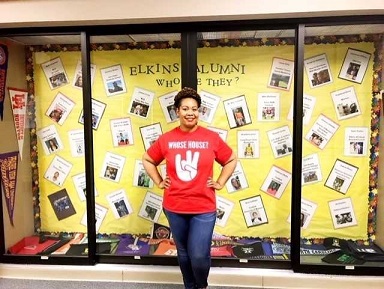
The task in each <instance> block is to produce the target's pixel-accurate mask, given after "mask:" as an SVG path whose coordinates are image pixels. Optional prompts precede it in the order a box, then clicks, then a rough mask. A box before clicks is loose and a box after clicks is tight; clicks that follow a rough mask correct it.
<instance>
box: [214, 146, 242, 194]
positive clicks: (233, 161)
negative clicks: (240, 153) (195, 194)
mask: <svg viewBox="0 0 384 289" xmlns="http://www.w3.org/2000/svg"><path fill="white" fill-rule="evenodd" d="M236 165H237V156H236V154H235V153H234V152H232V154H231V156H230V158H229V160H228V161H227V162H226V163H225V164H224V165H223V167H222V169H221V172H220V175H219V177H218V178H217V180H216V182H215V181H213V180H212V178H210V179H208V182H207V185H208V187H213V188H214V189H215V190H221V189H222V188H224V186H225V183H226V182H227V181H228V179H229V177H230V176H231V175H232V173H233V171H234V170H235V168H236Z"/></svg>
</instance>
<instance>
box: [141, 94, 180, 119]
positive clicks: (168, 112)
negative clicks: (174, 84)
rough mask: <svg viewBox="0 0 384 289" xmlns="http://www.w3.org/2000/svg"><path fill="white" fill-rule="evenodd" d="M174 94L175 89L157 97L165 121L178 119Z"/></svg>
mask: <svg viewBox="0 0 384 289" xmlns="http://www.w3.org/2000/svg"><path fill="white" fill-rule="evenodd" d="M176 94H177V91H172V92H170V93H167V94H164V95H162V96H160V97H159V102H160V106H161V109H162V110H163V113H164V117H165V121H166V122H167V123H171V122H174V121H176V120H178V119H179V117H178V116H177V113H176V106H175V101H174V98H175V95H176ZM134 111H135V109H134Z"/></svg>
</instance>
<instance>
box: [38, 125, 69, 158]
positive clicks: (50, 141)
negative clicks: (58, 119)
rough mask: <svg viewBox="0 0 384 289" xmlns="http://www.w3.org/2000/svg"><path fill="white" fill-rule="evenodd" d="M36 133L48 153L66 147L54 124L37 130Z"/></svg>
mask: <svg viewBox="0 0 384 289" xmlns="http://www.w3.org/2000/svg"><path fill="white" fill-rule="evenodd" d="M36 134H37V136H38V137H39V139H40V141H41V144H42V146H43V149H44V152H45V154H46V155H50V154H52V153H56V152H57V151H59V150H62V149H63V148H64V146H63V143H62V141H61V139H60V136H59V134H58V133H57V129H56V127H55V125H54V124H51V125H49V126H47V127H44V128H42V129H40V130H39V131H37V133H36Z"/></svg>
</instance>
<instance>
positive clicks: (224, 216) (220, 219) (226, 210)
mask: <svg viewBox="0 0 384 289" xmlns="http://www.w3.org/2000/svg"><path fill="white" fill-rule="evenodd" d="M234 205H235V204H234V203H233V202H231V201H230V200H227V199H225V198H223V197H220V196H218V195H216V225H218V226H220V227H225V225H226V224H227V221H228V219H229V216H230V215H231V212H232V210H233V207H234Z"/></svg>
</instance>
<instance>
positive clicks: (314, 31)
mask: <svg viewBox="0 0 384 289" xmlns="http://www.w3.org/2000/svg"><path fill="white" fill-rule="evenodd" d="M382 33H384V24H364V25H343V26H319V27H306V28H305V35H306V36H326V35H351V34H357V35H360V34H382ZM294 35H295V31H294V30H293V29H289V30H252V31H224V32H201V33H198V35H197V38H198V40H214V39H252V38H285V37H294ZM5 38H6V39H7V40H8V41H13V42H16V43H19V44H22V45H47V44H79V43H80V35H25V36H12V37H5ZM177 40H180V34H179V33H164V34H129V35H102V36H92V37H91V43H127V42H128V43H129V42H156V41H177Z"/></svg>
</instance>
